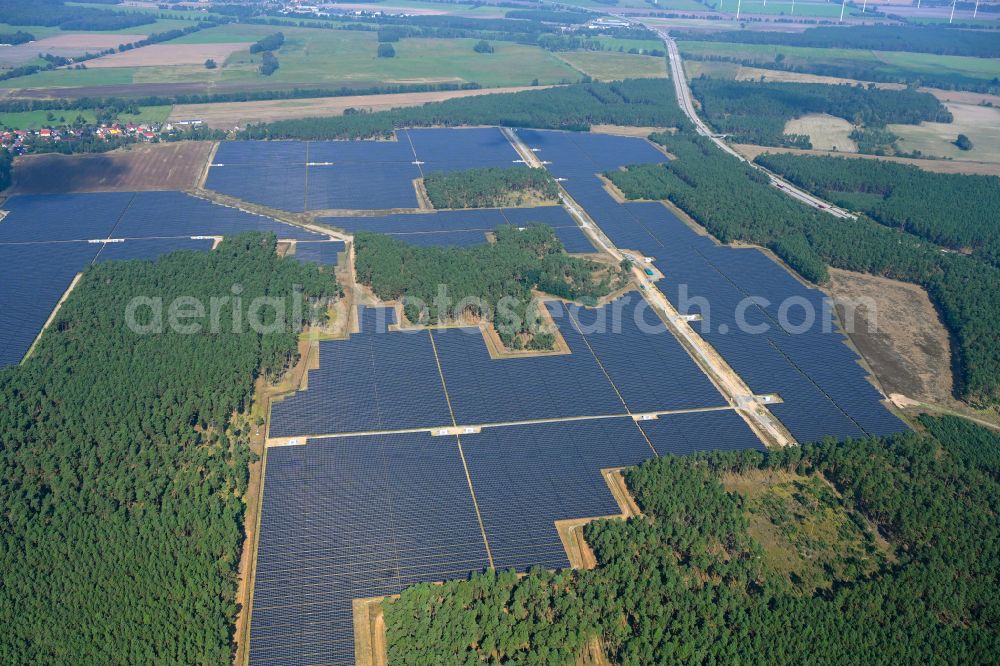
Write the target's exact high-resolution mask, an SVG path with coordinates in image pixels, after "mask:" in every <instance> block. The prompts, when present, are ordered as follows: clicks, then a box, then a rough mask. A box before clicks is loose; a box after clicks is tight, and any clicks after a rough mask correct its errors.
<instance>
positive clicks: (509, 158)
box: [403, 127, 521, 174]
mask: <svg viewBox="0 0 1000 666" xmlns="http://www.w3.org/2000/svg"><path fill="white" fill-rule="evenodd" d="M403 134H406V135H407V136H408V137H409V140H410V142H411V143H412V144H413V149H414V151H415V152H416V154H417V159H418V160H420V161H421V162H423V164H422V165H421V169H422V170H423V172H424V173H425V174H428V173H431V172H434V171H455V170H459V169H475V168H483V167H510V166H516V165H517V164H518V161H519V160H520V159H521V157H520V155H518V154H517V151H516V150H514V147H513V146H512V145H511V144H510V142H509V141H508V140H507V137H505V136H504V135H503V132H501V131H500V130H499V129H498V128H496V127H477V128H462V129H410V130H406V131H405V132H403Z"/></svg>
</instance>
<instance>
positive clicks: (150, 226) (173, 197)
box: [113, 192, 323, 240]
mask: <svg viewBox="0 0 1000 666" xmlns="http://www.w3.org/2000/svg"><path fill="white" fill-rule="evenodd" d="M243 231H266V232H271V233H273V234H275V235H276V236H277V237H278V238H297V239H302V240H309V239H316V240H318V239H321V238H323V236H321V235H320V234H317V233H313V232H311V231H306V230H305V229H302V228H301V227H296V226H293V225H291V224H284V223H282V222H278V221H276V220H274V219H272V218H270V217H264V216H262V215H255V214H253V213H248V212H245V211H242V210H240V209H238V208H231V207H229V206H223V205H220V204H216V203H213V202H211V201H208V200H207V199H199V198H198V197H193V196H191V195H188V194H185V193H183V192H137V193H136V194H135V196H134V198H133V199H132V203H131V204H130V205H129V207H128V208H127V209H126V210H125V212H124V213H123V214H122V216H121V221H120V222H119V223H118V225H117V226H116V227H115V229H114V233H113V236H114V237H115V238H154V237H163V236H168V237H169V236H226V235H232V234H238V233H240V232H243Z"/></svg>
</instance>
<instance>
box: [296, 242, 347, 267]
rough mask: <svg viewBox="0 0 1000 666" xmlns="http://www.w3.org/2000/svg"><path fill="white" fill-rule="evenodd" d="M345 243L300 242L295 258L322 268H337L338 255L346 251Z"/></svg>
mask: <svg viewBox="0 0 1000 666" xmlns="http://www.w3.org/2000/svg"><path fill="white" fill-rule="evenodd" d="M345 248H346V245H345V244H344V241H300V242H298V243H296V244H295V255H294V256H295V258H296V259H298V260H299V261H300V262H306V261H311V262H314V263H317V264H319V265H321V266H336V265H337V255H339V254H340V253H341V252H343V251H344V249H345Z"/></svg>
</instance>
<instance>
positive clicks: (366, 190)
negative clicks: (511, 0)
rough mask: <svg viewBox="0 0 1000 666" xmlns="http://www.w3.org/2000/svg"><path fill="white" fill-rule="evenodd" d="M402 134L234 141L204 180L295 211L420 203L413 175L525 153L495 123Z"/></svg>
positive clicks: (508, 162) (506, 162)
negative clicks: (388, 138) (349, 138)
mask: <svg viewBox="0 0 1000 666" xmlns="http://www.w3.org/2000/svg"><path fill="white" fill-rule="evenodd" d="M396 134H397V136H396V141H227V142H224V143H222V144H220V146H219V149H218V151H217V152H216V155H215V161H214V163H213V164H212V165H211V167H210V168H209V172H208V179H207V180H206V184H205V186H206V187H207V188H209V189H212V190H216V191H218V192H222V193H224V194H228V195H230V196H234V197H237V198H240V199H244V200H246V201H252V202H254V203H259V204H264V205H266V206H271V207H272V208H279V209H283V210H289V211H296V212H299V211H305V210H328V209H333V210H337V209H342V210H389V209H394V208H417V207H418V205H419V203H418V201H417V194H416V189H415V187H414V185H413V181H414V180H416V179H417V178H420V177H421V176H422V175H423V174H427V173H430V172H432V171H455V170H461V169H472V168H479V167H491V166H502V167H507V166H512V165H514V164H516V163H517V161H518V160H519V159H520V158H519V156H518V154H517V151H515V150H514V148H513V146H511V145H510V142H509V141H507V138H506V137H504V135H503V133H502V132H501V131H500V130H499V129H498V128H495V127H487V128H474V129H427V130H419V129H418V130H400V131H399V132H397V133H396Z"/></svg>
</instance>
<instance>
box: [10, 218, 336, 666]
mask: <svg viewBox="0 0 1000 666" xmlns="http://www.w3.org/2000/svg"><path fill="white" fill-rule="evenodd" d="M275 243H276V241H275V239H274V237H273V236H269V235H264V234H258V233H249V234H244V235H240V236H237V237H232V238H227V239H225V240H224V241H223V242H222V243H221V244H220V245H219V247H218V249H217V250H215V251H212V252H192V251H183V252H176V253H173V254H170V255H166V256H163V257H161V258H160V260H159V261H158V262H157V263H152V262H146V261H129V262H107V263H101V264H96V265H93V266H91V267H89V268H88V269H87V270H86V271H85V273H84V276H83V279H82V280H81V282H80V283H79V285H78V286H77V287H76V288H75V289H74V290H73V292H72V294H71V295H70V297H69V298H68V299H67V300H66V302H65V304H64V305H63V306H62V308H61V309H60V311H59V313H58V315H57V317H56V319H55V320H54V322H53V323H52V325H51V326H50V328H49V329H48V331H47V332H46V333H45V334H44V335H43V336H42V339H41V341H40V343H39V345H38V347H37V348H36V350H35V352H34V354H33V355H32V356H31V357H30V358H29V359H28V360H27V361H26V362H25V363H23V364H22V365H20V366H17V367H11V368H7V369H5V370H2V371H0V442H3V446H2V447H0V571H2V572H3V574H2V575H3V583H2V585H0V626H2V627H3V631H2V632H0V663H3V664H10V665H17V664H40V663H49V664H53V663H63V664H68V663H91V664H114V663H120V664H121V663H131V664H138V663H146V664H151V663H175V664H217V665H219V666H225V665H228V664H231V663H232V632H233V627H232V623H233V621H234V618H235V616H236V611H237V600H236V598H235V596H236V589H237V583H236V574H237V569H238V566H239V559H240V552H241V548H242V542H243V516H244V511H245V508H246V507H245V506H244V499H243V495H244V493H245V492H246V490H247V482H248V479H249V471H248V467H247V465H248V463H249V462H250V458H251V456H252V454H251V452H250V448H249V446H248V438H249V434H250V432H251V428H252V427H255V426H254V424H252V423H251V422H250V419H249V416H248V413H249V408H250V406H251V403H252V400H253V388H254V382H255V379H256V378H257V377H258V376H259V375H261V374H262V373H263V374H264V375H267V376H269V377H270V376H273V375H275V374H276V373H279V372H281V371H282V370H283V368H285V367H286V366H287V365H288V364H290V363H292V362H294V361H295V357H296V355H297V353H298V352H297V342H298V331H297V330H296V328H295V327H294V326H290V327H284V328H283V329H282V330H281V331H278V332H274V333H269V334H258V333H255V332H251V331H250V330H249V329H248V328H245V329H244V330H243V331H235V330H234V329H233V328H232V327H231V326H229V325H227V324H228V322H232V321H234V314H233V313H234V310H237V309H240V310H243V309H249V307H250V304H251V303H252V301H253V299H255V298H257V297H258V296H272V297H274V298H276V299H280V300H281V302H283V303H286V304H288V306H289V307H291V305H292V303H293V301H292V300H291V299H292V298H293V296H294V294H295V292H300V293H301V295H302V297H303V299H305V302H306V304H308V303H310V302H312V301H313V299H325V298H327V297H330V296H332V295H333V294H334V293H335V290H336V283H335V282H334V280H333V277H332V275H331V274H329V273H325V272H323V271H322V270H321V269H320V268H318V267H317V266H316V265H302V264H299V263H298V262H296V261H295V260H293V259H281V258H279V257H278V256H277V255H276V253H275ZM237 285H238V286H240V287H242V292H239V290H238V289H237V288H236V287H237ZM135 297H144V298H148V299H162V304H163V307H164V309H167V307H168V305H169V304H171V303H172V302H174V299H175V298H178V297H193V298H196V299H198V300H199V301H200V302H201V303H202V304H206V309H207V304H208V303H209V302H210V300H209V299H211V298H213V297H219V298H225V299H226V300H225V301H224V302H223V303H222V306H221V308H219V310H218V312H219V315H220V317H219V321H221V322H222V326H221V327H220V328H219V332H218V333H213V332H212V331H211V326H210V325H209V324H208V323H207V321H206V323H205V326H204V330H203V331H202V332H200V333H192V334H186V335H185V334H182V332H180V330H173V327H171V326H168V325H167V324H168V323H169V310H168V311H167V312H166V313H164V327H163V328H164V330H163V332H162V333H157V332H155V331H154V332H151V333H146V334H142V333H139V332H133V329H131V328H130V327H129V326H128V325H127V321H128V315H127V310H128V307H129V304H130V302H132V299H133V298H135ZM269 310H270V308H265V310H264V312H263V313H262V314H263V315H264V317H263V319H262V321H263V323H265V324H267V323H271V322H272V321H273V318H272V317H271V316H270V315H269V312H268V311H269ZM190 311H191V310H190V308H187V307H184V308H181V309H180V312H190ZM288 311H289V312H291V310H290V309H288ZM306 314H308V311H307V312H306ZM182 321H183V323H184V324H185V325H186V324H189V323H191V320H187V319H185V320H182ZM136 322H137V323H139V324H151V323H153V322H155V315H154V314H153V307H152V306H151V307H149V308H146V307H142V308H139V310H138V311H137V312H136Z"/></svg>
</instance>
